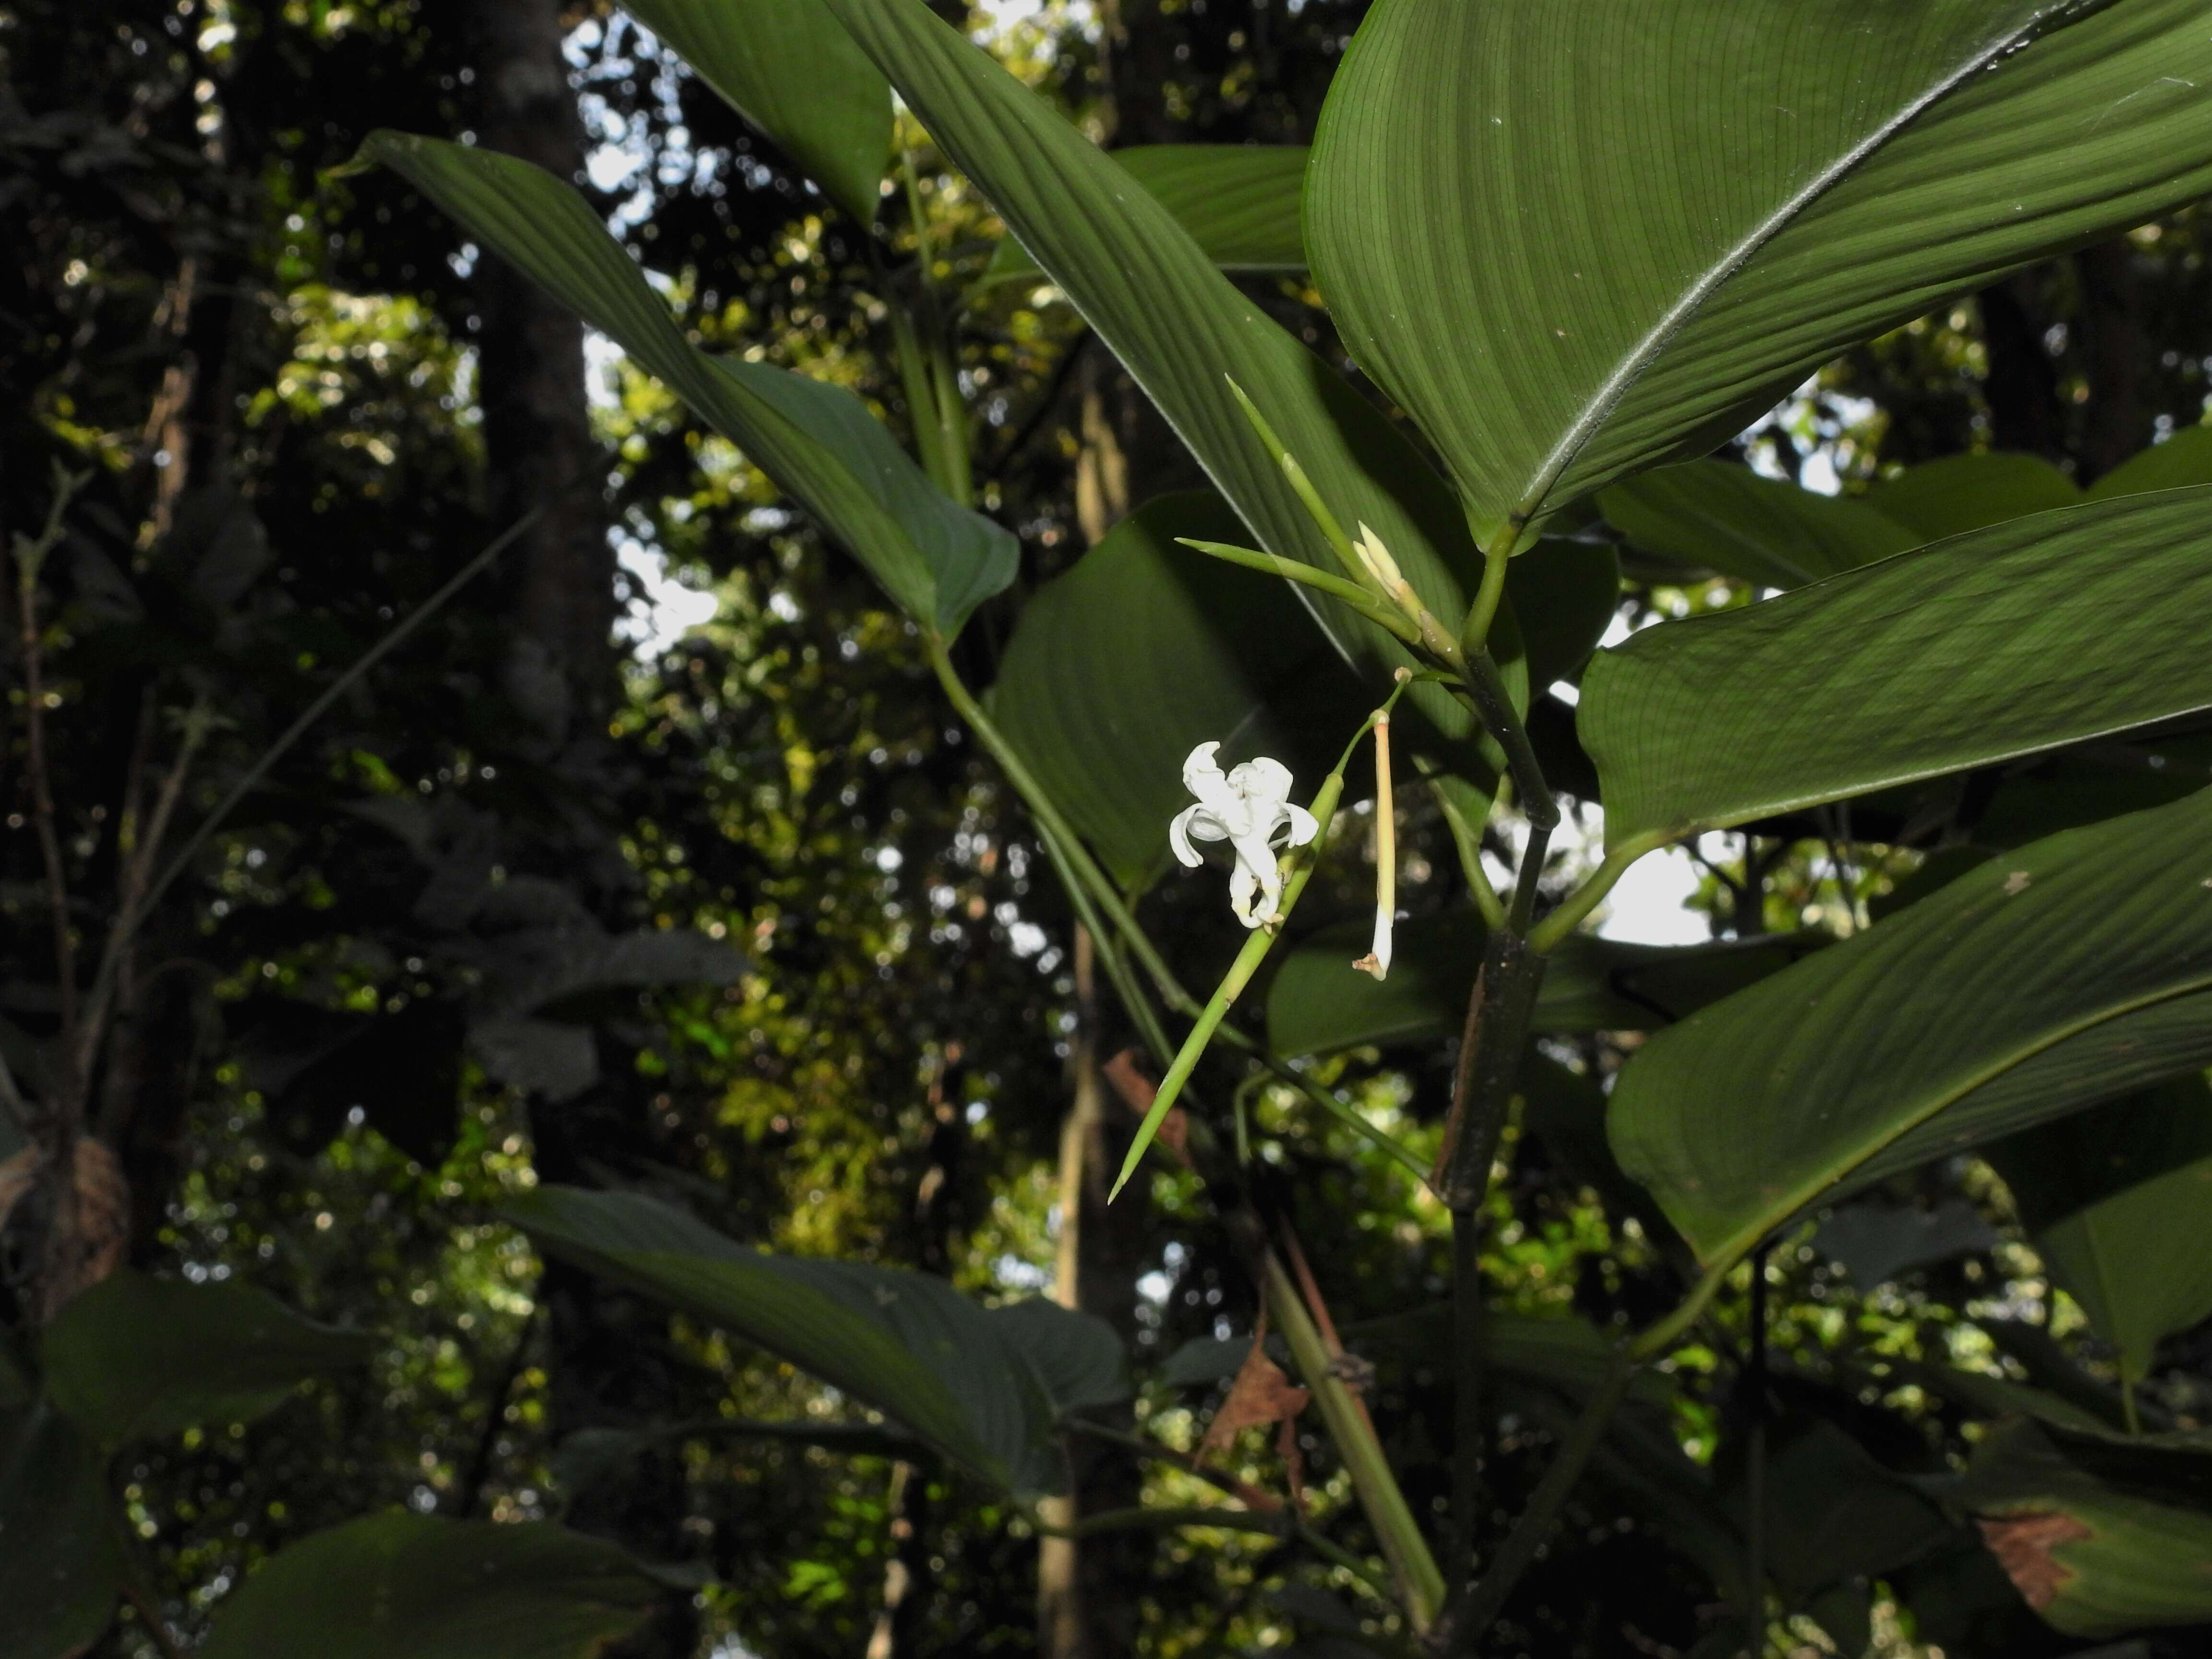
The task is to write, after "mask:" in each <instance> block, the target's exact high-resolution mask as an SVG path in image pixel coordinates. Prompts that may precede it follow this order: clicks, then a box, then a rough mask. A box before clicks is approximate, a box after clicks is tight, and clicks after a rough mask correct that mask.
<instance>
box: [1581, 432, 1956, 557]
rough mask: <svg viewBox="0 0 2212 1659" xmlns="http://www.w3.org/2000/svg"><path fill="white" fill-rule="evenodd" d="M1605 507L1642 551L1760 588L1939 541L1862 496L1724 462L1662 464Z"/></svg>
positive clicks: (1621, 488)
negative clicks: (1821, 491) (1818, 489)
mask: <svg viewBox="0 0 2212 1659" xmlns="http://www.w3.org/2000/svg"><path fill="white" fill-rule="evenodd" d="M1598 504H1599V506H1601V507H1603V508H1604V509H1605V516H1606V517H1607V519H1608V520H1611V522H1612V524H1613V527H1614V528H1615V529H1617V530H1619V531H1620V532H1621V534H1623V535H1624V536H1626V537H1627V538H1628V539H1629V540H1630V541H1631V542H1632V543H1633V544H1635V545H1636V546H1638V547H1640V548H1642V549H1643V550H1644V551H1645V552H1647V553H1656V554H1659V555H1661V556H1662V557H1665V558H1669V559H1680V560H1681V561H1682V562H1684V563H1686V564H1691V565H1698V566H1702V567H1704V568H1708V569H1712V570H1717V571H1719V572H1720V573H1721V574H1723V575H1724V576H1741V577H1742V578H1743V579H1744V580H1747V581H1753V582H1757V583H1758V584H1759V586H1762V587H1784V588H1788V587H1802V586H1805V585H1806V584H1807V583H1808V582H1817V581H1820V580H1822V579H1824V578H1826V577H1828V576H1833V575H1837V574H1841V573H1842V572H1844V571H1846V570H1856V569H1857V568H1858V567H1859V566H1861V565H1863V564H1873V563H1875V562H1877V561H1878V560H1881V559H1887V558H1888V557H1890V556H1892V555H1893V554H1897V553H1903V552H1905V551H1907V550H1910V549H1912V548H1915V547H1917V546H1919V545H1920V544H1922V543H1923V542H1926V541H1931V540H1933V539H1934V538H1932V537H1929V536H1921V535H1916V534H1914V533H1913V532H1912V531H1911V530H1909V529H1907V528H1906V527H1905V526H1904V525H1902V524H1899V522H1898V521H1897V520H1894V519H1891V518H1888V517H1887V516H1885V515H1884V514H1882V513H1877V512H1876V511H1875V509H1874V508H1873V507H1869V506H1868V505H1867V504H1866V503H1865V502H1864V501H1852V500H1850V499H1848V498H1846V497H1844V496H1839V495H1815V494H1814V492H1813V491H1811V490H1809V489H1799V488H1798V487H1797V486H1796V484H1793V483H1784V482H1783V481H1782V480H1780V479H1778V478H1762V477H1759V474H1757V473H1756V472H1753V471H1752V470H1751V469H1750V468H1749V467H1747V466H1734V465H1729V463H1727V462H1725V461H1691V462H1688V463H1686V464H1685V465H1681V466H1662V467H1660V468H1658V469H1657V470H1656V471H1650V472H1645V473H1643V474H1640V475H1639V476H1638V477H1633V478H1630V479H1627V480H1626V481H1624V482H1623V483H1617V484H1615V485H1613V487H1612V488H1611V489H1607V491H1605V493H1604V494H1603V495H1601V496H1600V497H1599V498H1598Z"/></svg>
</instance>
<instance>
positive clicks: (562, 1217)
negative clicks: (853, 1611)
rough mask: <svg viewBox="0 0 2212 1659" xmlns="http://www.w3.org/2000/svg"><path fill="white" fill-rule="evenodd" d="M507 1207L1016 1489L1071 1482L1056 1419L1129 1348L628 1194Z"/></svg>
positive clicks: (612, 1271) (1065, 1318)
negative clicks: (800, 1251) (760, 1240)
mask: <svg viewBox="0 0 2212 1659" xmlns="http://www.w3.org/2000/svg"><path fill="white" fill-rule="evenodd" d="M507 1214H508V1215H509V1216H510V1218H512V1219H513V1222H514V1223H515V1225H518V1226H520V1227H521V1228H523V1229H524V1230H525V1231H526V1232H528V1233H529V1234H530V1236H531V1237H532V1238H533V1239H535V1240H536V1241H537V1242H538V1243H539V1244H540V1245H541V1246H542V1247H543V1248H544V1249H547V1250H549V1251H550V1252H552V1253H553V1254H555V1255H559V1256H562V1257H564V1258H565V1259H567V1260H568V1261H574V1262H576V1263H578V1264H579V1265H580V1266H584V1267H590V1268H592V1270H594V1271H595V1272H598V1273H602V1274H605V1276H606V1277H607V1278H609V1279H612V1280H614V1281H615V1282H616V1283H617V1284H620V1285H626V1286H628V1287H629V1288H630V1289H632V1290H635V1291H641V1292H642V1293H643V1294H645V1295H647V1296H650V1297H654V1298H656V1299H657V1300H659V1301H661V1302H665V1303H666V1304H669V1305H671V1306H672V1307H676V1308H678V1309H681V1310H684V1312H687V1313H690V1314H692V1315H694V1316H696V1317H698V1318H700V1319H703V1320H706V1321H708V1322H710V1323H712V1324H715V1325H718V1326H720V1327H721V1328H723V1329H725V1330H727V1331H728V1332H730V1333H731V1334H733V1335H736V1336H738V1337H741V1338H743V1339H744V1340H746V1341H749V1342H754V1343H757V1344H758V1345H759V1346H762V1347H763V1348H765V1349H767V1350H768V1351H769V1352H771V1353H775V1354H777V1355H780V1356H781V1357H782V1358H786V1359H788V1360H789V1361H791V1363H792V1364H794V1365H797V1366H799V1368H801V1369H802V1370H807V1371H811V1372H812V1373H813V1374H814V1375H815V1376H818V1377H820V1378H821V1379H822V1380H823V1382H825V1383H829V1384H831V1385H832V1386H834V1387H836V1388H838V1389H843V1390H844V1391H845V1392H846V1393H847V1394H849V1395H852V1396H853V1397H854V1399H856V1400H859V1401H864V1402H865V1403H866V1404H868V1405H870V1406H872V1407H876V1408H877V1409H878V1410H879V1411H882V1412H884V1413H885V1414H887V1415H889V1416H891V1417H893V1418H896V1419H897V1420H898V1421H899V1422H901V1423H902V1424H904V1425H906V1426H907V1427H908V1428H910V1429H912V1430H913V1431H915V1433H916V1434H918V1435H920V1436H921V1437H922V1438H924V1439H926V1440H927V1441H929V1442H930V1443H933V1445H935V1446H937V1447H938V1448H939V1449H941V1450H943V1451H944V1452H945V1453H946V1454H947V1455H950V1456H951V1457H953V1458H955V1459H957V1461H959V1462H963V1463H964V1464H966V1465H967V1466H968V1467H969V1468H971V1469H973V1470H974V1471H975V1473H977V1474H981V1475H982V1476H984V1477H985V1478H986V1479H987V1480H993V1481H995V1482H997V1483H998V1484H999V1485H1000V1486H1007V1487H1010V1488H1012V1489H1013V1490H1014V1491H1017V1492H1043V1491H1048V1490H1050V1489H1051V1488H1052V1487H1053V1486H1054V1485H1055V1484H1056V1483H1057V1482H1058V1481H1059V1480H1060V1479H1061V1478H1063V1476H1062V1465H1061V1461H1060V1455H1059V1452H1058V1449H1057V1447H1056V1445H1055V1444H1054V1440H1053V1433H1054V1420H1055V1419H1056V1418H1057V1417H1058V1416H1059V1414H1060V1412H1061V1411H1062V1410H1064V1409H1066V1408H1067V1407H1071V1406H1073V1405H1076V1404H1092V1403H1096V1401H1097V1397H1098V1395H1099V1392H1100V1390H1101V1389H1103V1388H1104V1387H1105V1386H1106V1385H1105V1384H1104V1383H1101V1382H1100V1381H1099V1377H1100V1375H1101V1364H1102V1363H1103V1362H1102V1359H1101V1356H1102V1355H1103V1354H1104V1353H1105V1352H1106V1351H1107V1348H1108V1347H1109V1346H1115V1350H1116V1352H1118V1345H1115V1342H1114V1338H1113V1337H1112V1334H1111V1333H1110V1332H1107V1333H1105V1334H1104V1335H1103V1339H1102V1336H1101V1334H1100V1331H1099V1329H1098V1328H1097V1321H1095V1320H1092V1319H1090V1318H1088V1317H1087V1316H1084V1315H1081V1314H1076V1313H1071V1312H1068V1311H1067V1310H1065V1309H1060V1308H1053V1309H1051V1310H1049V1312H1047V1311H1044V1310H1039V1309H1036V1308H1030V1309H1028V1310H1025V1311H1016V1310H1002V1311H1001V1312H999V1313H993V1312H991V1311H988V1310H986V1309H984V1308H983V1307H982V1306H981V1304H977V1303H975V1302H971V1301H969V1299H968V1298H967V1297H963V1296H962V1295H961V1294H960V1293H959V1292H958V1291H955V1290H953V1289H952V1287H951V1285H947V1284H946V1283H945V1281H944V1280H943V1279H936V1278H933V1277H931V1276H930V1275H928V1274H927V1273H905V1272H901V1271H898V1270H896V1269H893V1268H889V1267H870V1266H867V1265H866V1264H863V1263H860V1262H848V1261H815V1260H811V1259H800V1258H798V1257H793V1256H777V1255H764V1254H763V1253H761V1252H759V1251H757V1250H750V1249H745V1248H744V1247H743V1246H742V1245H739V1244H738V1243H733V1242H732V1240H730V1239H727V1238H725V1237H722V1236H721V1235H720V1233H717V1232H715V1231H713V1230H712V1229H711V1228H708V1227H707V1226H705V1225H703V1224H702V1223H700V1222H698V1221H696V1220H695V1219H693V1218H691V1217H690V1216H689V1215H687V1214H685V1213H684V1212H682V1211H680V1210H676V1209H672V1208H671V1207H670V1206H667V1205H665V1204H659V1203H656V1202H654V1201H653V1200H650V1199H646V1198H641V1197H639V1196H636V1195H635V1194H621V1193H590V1192H585V1191H581V1190H580V1189H577V1188H559V1187H547V1188H540V1189H539V1190H538V1191H537V1192H536V1193H533V1194H529V1195H528V1196H526V1197H525V1198H522V1199H520V1200H516V1201H515V1202H514V1203H513V1204H511V1205H510V1206H507ZM1056 1390H1060V1391H1064V1392H1056Z"/></svg>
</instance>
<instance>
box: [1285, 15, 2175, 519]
mask: <svg viewBox="0 0 2212 1659" xmlns="http://www.w3.org/2000/svg"><path fill="white" fill-rule="evenodd" d="M2202 21H2203V18H2202V10H2201V8H2200V7H2199V6H2197V4H2196V3H2195V0H2107V3H2104V4H2102V5H2101V6H2100V5H2097V4H2094V3H2091V4H2070V5H2069V4H2066V3H2061V0H2002V3H1991V0H1929V3H1924V4H1918V5H1912V6H1893V7H1882V8H1876V9H1867V8H1861V7H1848V6H1846V7H1838V6H1833V5H1829V4H1826V3H1824V0H1783V3H1775V4H1766V5H1760V6H1756V7H1743V6H1735V5H1729V4H1726V3H1723V0H1652V3H1647V4H1643V5H1638V6H1635V7H1630V8H1622V7H1620V6H1617V5H1613V4H1611V3H1607V0H1565V3H1562V0H1487V3H1482V4H1469V3H1466V0H1382V3H1380V4H1378V5H1377V6H1376V7H1375V9H1373V10H1372V11H1371V12H1370V14H1369V15H1368V18H1367V21H1365V22H1364V24H1363V25H1362V26H1361V28H1360V31H1359V33H1358V35H1357V36H1356V37H1355V39H1354V40H1353V43H1352V49H1351V51H1350V52H1348V53H1347V54H1346V60H1345V64H1344V65H1343V67H1342V68H1341V69H1340V70H1339V71H1338V74H1337V77H1336V81H1335V82H1334V85H1333V87H1332V88H1331V90H1330V94H1329V99H1328V105H1327V106H1326V107H1325V109H1324V111H1323V113H1322V124H1321V130H1320V133H1319V136H1318V137H1317V139H1316V146H1315V155H1314V161H1313V167H1312V171H1311V173H1310V175H1309V179H1308V185H1307V212H1306V228H1307V243H1308V248H1309V252H1310V255H1311V258H1312V260H1313V266H1314V270H1315V273H1316V276H1317V277H1318V278H1319V279H1320V282H1321V285H1322V291H1323V293H1324V294H1325V295H1327V296H1328V301H1329V305H1330V308H1331V310H1332V311H1333V312H1334V313H1335V315H1336V316H1337V318H1338V320H1339V322H1340V325H1341V326H1342V328H1343V330H1344V334H1345V337H1346V343H1348V344H1349V345H1350V346H1351V348H1352V353H1353V355H1354V356H1356V357H1357V358H1358V360H1359V362H1361V364H1362V365H1363V366H1364V368H1367V369H1368V370H1369V372H1370V373H1371V374H1374V375H1375V377H1376V380H1378V381H1379V382H1380V383H1381V384H1382V385H1383V386H1384V387H1385V389H1387V390H1388V391H1389V392H1390V393H1391V395H1392V396H1393V397H1394V398H1395V399H1396V400H1397V401H1398V402H1399V403H1400V404H1402V405H1403V406H1404V407H1406V408H1407V410H1410V411H1411V412H1412V413H1413V416H1414V417H1415V418H1416V419H1417V420H1418V421H1419V422H1420V423H1421V425H1422V428H1423V429H1424V430H1425V432H1427V434H1428V435H1430V437H1431V439H1433V440H1434V441H1435V442H1436V443H1437V447H1439V448H1440V449H1441V450H1442V451H1443V453H1444V454H1445V456H1446V457H1447V458H1448V459H1449V461H1450V463H1451V465H1452V468H1453V471H1454V473H1455V477H1457V478H1458V480H1459V483H1460V485H1461V488H1462V492H1463V493H1464V494H1465V495H1466V496H1467V497H1468V501H1469V503H1470V507H1471V510H1472V512H1473V513H1474V518H1475V522H1476V526H1477V529H1478V531H1479V532H1480V534H1482V535H1483V537H1484V538H1486V539H1487V538H1489V537H1490V536H1491V535H1492V534H1493V533H1494V532H1497V531H1498V529H1499V527H1500V526H1503V525H1504V524H1505V523H1506V522H1507V520H1508V518H1509V515H1511V514H1514V513H1516V512H1518V513H1528V514H1530V515H1531V516H1534V515H1541V513H1543V512H1544V511H1546V510H1547V509H1549V508H1551V507H1557V506H1559V505H1562V504H1564V503H1565V502H1566V501H1571V499H1573V498H1574V497H1575V496H1577V495H1581V494H1583V493H1584V492H1586V491H1588V490H1590V489H1596V488H1600V487H1601V486H1603V485H1604V484H1606V483H1610V482H1612V481H1613V480H1614V479H1616V478H1619V477H1623V476H1625V475H1626V474H1627V473H1630V472H1632V471H1638V470H1639V469H1640V468H1642V467H1644V466H1648V465H1652V464H1654V463H1656V462H1658V461H1661V460H1664V459H1668V458H1670V457H1674V456H1680V455H1684V454H1697V453H1702V452H1703V451H1705V450H1708V449H1711V447H1714V445H1716V444H1717V443H1718V442H1719V441H1721V440H1723V439H1724V438H1725V437H1727V436H1729V435H1730V434H1731V433H1733V432H1735V431H1736V430H1739V429H1741V427H1742V426H1743V425H1744V424H1745V423H1746V422H1747V419H1748V418H1749V417H1750V416H1753V415H1754V414H1756V413H1757V412H1758V411H1759V410H1763V409H1765V408H1766V407H1769V406H1771V404H1772V403H1773V402H1774V400H1775V399H1776V398H1778V397H1779V396H1780V395H1781V394H1782V393H1784V392H1786V391H1788V390H1789V389H1790V386H1794V385H1796V384H1797V383H1799V382H1800V381H1802V380H1803V379H1804V378H1805V376H1806V375H1808V374H1810V373H1811V372H1812V371H1813V370H1814V368H1817V367H1819V366H1820V364H1821V363H1823V362H1826V361H1828V360H1829V359H1830V358H1832V356H1834V355H1835V354H1836V353H1837V352H1838V351H1839V350H1841V349H1844V347H1846V346H1849V345H1850V344H1852V343H1856V342H1857V341H1860V340H1863V339H1867V338H1870V337H1873V336H1875V335H1876V334H1878V333H1881V332H1882V331H1884V330H1885V329H1887V328H1888V327H1891V326H1893V325H1895V324H1898V323H1900V322H1904V321H1905V320H1907V319H1911V318H1912V317H1914V316H1917V315H1919V314H1921V313H1923V312H1925V311H1927V310H1929V308H1930V307H1933V306H1935V305H1936V304H1937V303H1939V302H1941V301H1942V300H1944V299H1945V298H1947V297H1948V296H1950V295H1955V294H1958V293H1961V292H1964V291H1966V290H1968V289H1973V288H1976V287H1979V286H1981V285H1983V284H1984V283H1987V282H1988V281H1990V279H1991V278H1992V277H1994V276H1996V275H1998V274H2000V273H2002V272H2003V271H2005V270H2010V269H2013V268H2015V267H2017V266H2019V265H2021V264H2027V263H2028V262H2030V261H2032V260H2033V259H2035V258H2039V257H2041V256H2044V255H2045V254H2048V253H2050V252H2055V251H2057V250H2060V249H2063V248H2065V247H2067V246H2072V245H2075V244H2078V243H2081V242H2084V241H2087V240H2093V239H2094V238H2096V237H2097V236H2099V235H2101V234H2107V233H2110V232H2113V231H2118V230H2122V229H2125V228H2128V227H2130V226H2132V225H2135V224H2138V223H2141V222H2143V221H2144V220H2146V219H2149V218H2152V217H2154V216H2156V215H2157V214H2158V213H2159V212H2160V211H2161V210H2164V209H2166V208H2168V207H2170V206H2173V205H2176V204H2180V203H2182V202H2185V201H2188V200H2191V199H2192V198H2193V197H2197V196H2198V195H2201V194H2202V193H2203V191H2204V190H2205V189H2206V187H2207V185H2208V183H2212V112H2208V110H2207V107H2206V105H2205V102H2204V100H2203V98H2202V96H2201V95H2200V94H2198V93H2197V90H2196V88H2197V87H2199V86H2203V85H2207V84H2212V36H2208V33H2207V31H2205V30H2204V29H2203V27H2200V25H2201V23H2202Z"/></svg>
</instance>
